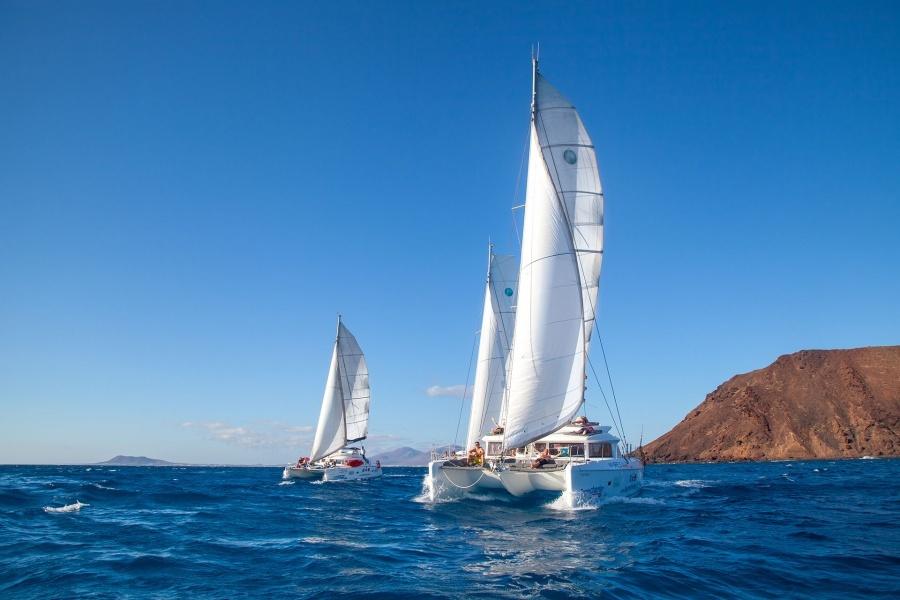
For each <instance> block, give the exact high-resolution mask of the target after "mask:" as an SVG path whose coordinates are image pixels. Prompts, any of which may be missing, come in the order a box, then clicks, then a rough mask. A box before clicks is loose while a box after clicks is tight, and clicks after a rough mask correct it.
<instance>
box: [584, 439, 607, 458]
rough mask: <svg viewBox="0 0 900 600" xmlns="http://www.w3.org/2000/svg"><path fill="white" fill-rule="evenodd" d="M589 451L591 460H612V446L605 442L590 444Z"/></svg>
mask: <svg viewBox="0 0 900 600" xmlns="http://www.w3.org/2000/svg"><path fill="white" fill-rule="evenodd" d="M589 446H590V448H589V449H588V451H589V452H590V457H591V458H612V444H610V443H609V442H603V443H600V444H590V445H589Z"/></svg>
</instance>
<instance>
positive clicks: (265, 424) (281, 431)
mask: <svg viewBox="0 0 900 600" xmlns="http://www.w3.org/2000/svg"><path fill="white" fill-rule="evenodd" d="M181 426H182V427H184V428H185V429H191V430H195V431H200V432H203V433H205V434H206V436H207V438H208V439H210V440H215V441H218V442H222V443H224V444H231V445H235V446H241V447H244V448H287V449H292V450H293V449H296V448H299V447H303V446H308V445H309V444H310V443H311V442H312V436H310V435H309V433H311V432H312V431H313V428H312V426H310V425H288V424H285V423H280V422H278V421H262V422H258V423H253V424H250V425H230V424H228V423H224V422H222V421H203V422H193V421H186V422H184V423H182V424H181Z"/></svg>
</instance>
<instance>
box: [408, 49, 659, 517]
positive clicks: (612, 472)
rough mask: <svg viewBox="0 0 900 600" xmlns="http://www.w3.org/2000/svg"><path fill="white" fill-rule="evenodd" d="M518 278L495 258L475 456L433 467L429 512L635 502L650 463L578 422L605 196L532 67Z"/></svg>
mask: <svg viewBox="0 0 900 600" xmlns="http://www.w3.org/2000/svg"><path fill="white" fill-rule="evenodd" d="M526 185H527V188H526V194H525V218H524V231H523V236H522V250H521V260H520V264H519V266H518V278H517V277H516V276H515V261H514V259H513V258H512V257H506V256H497V255H494V254H493V251H492V252H491V257H490V262H489V268H488V278H487V286H486V291H485V301H484V314H483V318H482V327H481V340H480V344H479V350H478V362H477V366H476V372H475V384H474V388H473V397H472V407H471V414H470V417H469V427H468V435H467V440H466V443H467V448H472V447H473V446H474V444H475V442H476V441H479V442H480V441H483V442H484V444H485V446H484V447H483V450H484V453H483V457H482V456H479V454H474V455H470V456H469V457H468V458H463V459H451V460H446V459H440V460H433V461H432V462H430V463H429V465H428V474H427V476H426V489H427V491H428V493H429V495H430V496H431V498H432V500H435V499H437V498H439V497H445V496H454V495H459V494H463V493H465V492H466V491H469V490H474V489H478V488H495V489H505V490H506V491H507V492H509V493H510V494H513V495H515V496H520V495H523V494H527V493H529V492H533V491H538V490H544V491H561V492H569V494H570V496H571V494H572V493H573V492H589V493H591V494H594V495H601V496H621V495H629V494H633V493H635V492H637V491H638V490H639V489H640V486H641V482H642V480H643V473H644V467H643V463H642V462H641V461H640V460H638V459H636V458H631V457H629V456H628V454H627V448H626V447H625V445H624V444H623V443H620V440H619V438H617V437H615V436H613V435H612V434H611V433H610V429H611V427H610V426H608V425H599V424H598V423H593V422H590V421H588V420H587V419H586V418H584V417H581V418H579V419H576V418H575V416H576V415H577V414H578V412H579V411H580V410H581V408H582V406H583V405H584V402H585V398H584V394H585V383H586V380H587V377H586V374H587V365H588V360H589V359H588V348H589V343H590V339H591V333H592V331H593V329H594V321H595V317H596V312H597V292H598V287H599V280H600V266H601V262H602V257H603V191H602V188H601V185H600V175H599V171H598V169H597V157H596V154H595V151H594V146H593V143H592V142H591V138H590V136H589V135H588V133H587V131H586V130H585V128H584V124H583V123H582V121H581V118H580V117H579V115H578V112H577V111H576V110H575V107H574V106H573V105H572V104H571V103H570V102H569V101H568V100H567V99H566V98H565V97H563V96H562V94H560V93H559V92H558V91H557V90H556V89H555V88H554V87H553V86H551V85H550V84H549V83H548V82H547V81H546V80H545V79H544V77H543V76H542V75H541V74H540V72H539V71H538V64H537V59H536V58H535V59H533V60H532V103H531V135H530V146H529V154H528V175H527V181H526Z"/></svg>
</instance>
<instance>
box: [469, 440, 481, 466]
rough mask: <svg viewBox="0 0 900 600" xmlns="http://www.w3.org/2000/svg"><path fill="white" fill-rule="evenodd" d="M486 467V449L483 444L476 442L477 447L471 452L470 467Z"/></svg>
mask: <svg viewBox="0 0 900 600" xmlns="http://www.w3.org/2000/svg"><path fill="white" fill-rule="evenodd" d="M482 465H484V448H482V447H481V442H475V447H474V448H472V449H471V450H469V466H470V467H480V466H482Z"/></svg>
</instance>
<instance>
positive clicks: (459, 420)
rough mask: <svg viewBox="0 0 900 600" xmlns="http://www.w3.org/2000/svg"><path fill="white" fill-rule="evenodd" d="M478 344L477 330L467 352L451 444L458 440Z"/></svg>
mask: <svg viewBox="0 0 900 600" xmlns="http://www.w3.org/2000/svg"><path fill="white" fill-rule="evenodd" d="M477 344H478V332H477V331H476V332H475V336H474V338H473V340H472V352H471V353H470V354H469V368H468V369H467V370H466V385H464V386H463V395H462V400H460V402H459V417H457V419H456V433H455V434H453V445H454V446H456V445H457V442H458V441H459V425H460V423H462V415H463V408H464V407H465V406H466V395H468V393H469V376H470V375H471V374H472V360H473V359H474V358H475V347H476V345H477Z"/></svg>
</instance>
